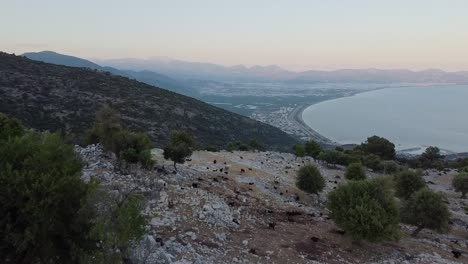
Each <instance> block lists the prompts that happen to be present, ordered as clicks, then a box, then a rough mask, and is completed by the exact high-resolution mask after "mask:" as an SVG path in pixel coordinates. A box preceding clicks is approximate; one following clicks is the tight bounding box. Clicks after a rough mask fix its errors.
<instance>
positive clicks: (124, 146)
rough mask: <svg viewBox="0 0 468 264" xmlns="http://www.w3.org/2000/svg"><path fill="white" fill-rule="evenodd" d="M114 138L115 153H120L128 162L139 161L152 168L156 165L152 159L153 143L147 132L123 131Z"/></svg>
mask: <svg viewBox="0 0 468 264" xmlns="http://www.w3.org/2000/svg"><path fill="white" fill-rule="evenodd" d="M114 139H115V142H114V144H115V146H114V148H115V153H119V154H118V155H117V157H119V158H121V159H123V160H125V161H126V162H128V163H138V162H139V163H141V164H142V165H143V166H144V167H145V168H151V167H152V166H153V165H154V161H153V160H152V159H151V148H152V144H151V141H150V139H149V137H148V136H147V135H146V134H143V133H132V132H128V131H121V132H119V133H117V135H116V136H115V138H114Z"/></svg>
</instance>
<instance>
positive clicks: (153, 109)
mask: <svg viewBox="0 0 468 264" xmlns="http://www.w3.org/2000/svg"><path fill="white" fill-rule="evenodd" d="M0 72H1V73H2V78H0V112H3V113H6V114H7V115H9V116H11V117H15V118H18V119H19V120H21V122H23V123H24V124H25V125H27V126H28V127H31V128H34V129H38V130H45V129H47V130H49V131H57V130H59V129H62V128H66V130H67V131H66V132H67V133H73V134H75V135H77V138H78V139H81V140H82V139H84V135H85V133H86V128H89V127H91V126H92V124H93V120H94V113H95V112H96V110H97V109H98V108H99V107H100V106H101V105H103V104H105V103H108V104H111V105H112V106H113V108H114V109H115V110H116V111H118V112H120V113H122V114H123V115H122V116H121V118H122V125H124V127H125V128H126V129H128V130H130V131H145V132H146V133H148V136H149V137H150V138H151V140H152V142H153V143H154V144H155V145H157V146H164V144H166V142H167V141H168V139H169V131H171V130H173V129H178V130H183V131H187V132H188V133H190V134H192V135H193V136H194V138H195V139H196V140H197V142H200V145H202V146H207V145H213V146H216V147H218V148H225V147H226V139H229V138H235V139H238V140H241V141H242V142H249V141H250V140H251V139H257V140H258V141H259V142H261V143H262V144H263V145H264V146H265V147H267V148H268V149H269V150H281V151H290V150H291V146H292V145H294V144H296V143H298V142H299V141H298V140H297V139H295V138H294V137H292V136H290V135H288V134H286V133H285V132H283V131H281V130H280V129H278V128H275V127H273V126H270V125H267V124H264V123H261V122H258V121H255V120H252V119H250V118H247V117H245V116H241V115H238V114H234V113H231V112H228V111H226V110H223V109H221V108H218V107H215V106H212V105H209V104H207V103H203V102H201V101H199V100H196V99H194V98H190V97H186V96H183V95H180V94H176V93H174V92H170V91H167V90H165V89H160V88H158V87H154V86H151V85H147V84H145V83H142V82H138V81H135V80H131V79H128V78H125V77H121V76H115V75H112V74H109V73H105V72H101V71H96V70H90V69H84V68H75V67H66V66H60V65H54V64H48V63H43V62H37V61H32V60H29V59H25V58H23V57H19V56H14V55H9V54H6V53H0ZM163 88H166V87H163ZM23 94H24V95H27V98H22V97H21V96H18V95H23ZM74 143H78V142H74Z"/></svg>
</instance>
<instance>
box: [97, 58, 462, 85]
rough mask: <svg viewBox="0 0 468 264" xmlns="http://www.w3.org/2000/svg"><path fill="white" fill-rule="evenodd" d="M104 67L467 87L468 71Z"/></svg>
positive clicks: (143, 63) (207, 76)
mask: <svg viewBox="0 0 468 264" xmlns="http://www.w3.org/2000/svg"><path fill="white" fill-rule="evenodd" d="M99 62H100V63H101V64H103V65H109V66H112V67H116V68H119V69H133V70H150V71H155V72H158V73H161V74H164V75H167V76H170V77H172V78H175V79H177V80H179V79H199V80H212V81H283V82H306V83H342V82H353V83H384V84H385V83H452V84H467V83H468V72H466V71H460V72H445V71H442V70H437V69H429V70H424V71H411V70H404V69H403V70H379V69H344V70H335V71H316V70H310V71H304V72H293V71H288V70H285V69H283V68H281V67H279V66H276V65H270V66H253V67H246V66H244V65H237V66H231V67H226V66H222V65H217V64H212V63H200V62H187V61H181V60H173V59H169V58H152V59H133V58H126V59H111V60H99Z"/></svg>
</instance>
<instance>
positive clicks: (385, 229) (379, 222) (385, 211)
mask: <svg viewBox="0 0 468 264" xmlns="http://www.w3.org/2000/svg"><path fill="white" fill-rule="evenodd" d="M389 186H390V184H389V183H388V180H387V179H382V178H376V179H372V180H364V181H350V182H348V183H347V184H343V185H340V186H338V188H337V189H335V190H333V191H332V192H330V193H329V195H328V204H327V207H328V209H329V210H330V217H331V219H332V220H333V221H334V222H335V224H336V225H337V226H338V227H340V228H342V229H343V230H344V231H346V233H347V234H349V235H350V236H351V237H352V238H353V239H355V240H368V241H372V242H375V241H383V240H394V239H398V237H399V226H398V223H399V211H398V207H397V205H396V203H395V200H394V198H393V194H392V192H391V188H390V187H389Z"/></svg>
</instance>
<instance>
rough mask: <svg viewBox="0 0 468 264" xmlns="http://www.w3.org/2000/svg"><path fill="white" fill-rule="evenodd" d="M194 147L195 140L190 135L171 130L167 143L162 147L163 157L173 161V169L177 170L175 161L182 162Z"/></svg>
mask: <svg viewBox="0 0 468 264" xmlns="http://www.w3.org/2000/svg"><path fill="white" fill-rule="evenodd" d="M194 148H195V141H194V140H193V138H192V136H191V135H189V134H187V133H185V132H182V131H176V130H173V131H171V133H170V141H169V144H168V145H167V146H166V147H165V148H164V158H165V159H170V160H172V161H173V162H174V169H175V170H177V167H176V164H177V163H184V162H185V159H186V158H187V157H190V156H191V155H192V153H193V149H194Z"/></svg>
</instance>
